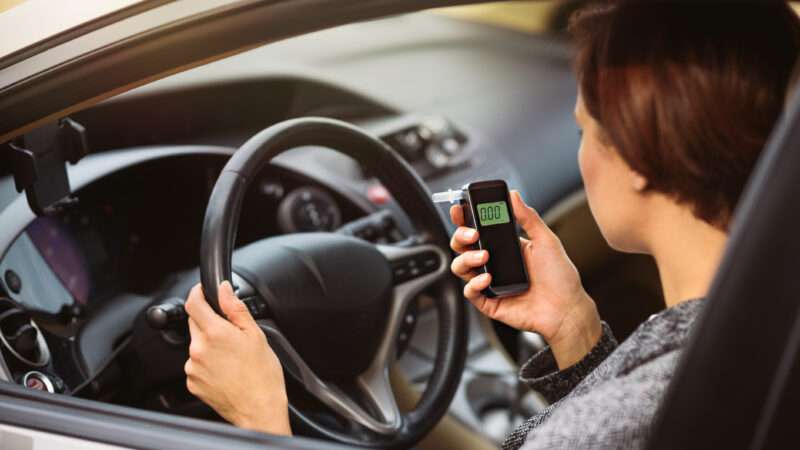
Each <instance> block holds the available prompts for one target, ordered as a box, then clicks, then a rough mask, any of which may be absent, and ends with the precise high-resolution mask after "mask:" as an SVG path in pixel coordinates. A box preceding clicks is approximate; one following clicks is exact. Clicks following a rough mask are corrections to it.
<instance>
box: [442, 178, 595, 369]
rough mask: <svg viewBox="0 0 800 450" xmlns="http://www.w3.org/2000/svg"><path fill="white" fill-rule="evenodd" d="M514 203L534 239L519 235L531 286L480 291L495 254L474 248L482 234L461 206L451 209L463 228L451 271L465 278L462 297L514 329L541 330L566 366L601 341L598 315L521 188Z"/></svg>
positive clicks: (455, 238) (457, 238) (456, 239)
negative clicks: (495, 293) (494, 293)
mask: <svg viewBox="0 0 800 450" xmlns="http://www.w3.org/2000/svg"><path fill="white" fill-rule="evenodd" d="M511 203H512V207H513V210H514V216H515V217H516V219H517V223H519V225H520V227H521V228H522V229H523V230H524V231H525V233H526V234H527V235H528V237H529V238H530V240H527V239H520V245H521V246H522V255H523V258H524V259H525V265H526V268H527V271H528V278H529V279H530V282H531V287H530V289H528V291H527V292H524V293H522V294H519V295H514V296H510V297H503V298H487V297H485V296H484V295H483V294H482V293H481V291H483V290H484V289H485V288H486V287H488V286H489V284H490V283H491V274H488V273H483V274H478V272H477V269H478V268H480V267H481V266H483V265H484V264H486V262H487V261H488V259H489V258H491V255H490V254H488V252H487V251H486V250H472V249H471V248H472V245H473V244H475V243H476V242H477V241H478V232H477V231H476V230H474V229H471V228H466V227H464V212H463V210H462V207H461V206H459V205H456V206H453V207H452V208H451V209H450V218H451V219H452V221H453V223H454V224H455V225H458V227H459V228H458V229H457V230H456V232H455V233H454V234H453V238H452V240H451V242H450V246H451V247H452V249H453V251H455V252H456V253H459V254H460V255H459V256H458V257H456V258H455V259H454V260H453V263H452V265H451V270H452V272H453V273H454V274H455V275H456V276H458V277H459V278H461V279H463V280H464V281H466V282H467V284H466V286H464V296H465V297H466V298H467V300H469V301H470V302H471V303H472V304H473V305H474V306H475V307H476V308H477V309H478V310H479V311H480V312H481V313H483V314H484V315H486V316H488V317H490V318H492V319H495V320H498V321H500V322H503V323H505V324H507V325H509V326H511V327H514V328H516V329H519V330H523V331H533V332H536V333H539V334H540V335H541V336H542V337H543V338H544V339H545V341H547V343H548V344H549V345H550V348H551V349H552V351H553V354H554V356H555V358H556V361H557V363H558V366H559V367H560V368H562V369H564V368H567V367H569V366H571V365H573V364H575V363H577V362H578V361H580V360H581V359H582V358H583V357H584V356H585V355H586V354H587V353H588V352H589V351H590V350H591V349H592V347H594V345H595V344H596V343H597V342H598V340H599V339H600V335H601V332H602V330H601V326H600V317H599V315H598V314H597V308H596V307H595V304H594V301H592V299H591V298H590V297H589V295H588V294H587V293H586V291H585V290H584V289H583V286H582V285H581V280H580V276H579V275H578V271H577V270H576V269H575V266H574V265H573V264H572V262H571V261H570V260H569V257H567V254H566V252H565V251H564V247H563V246H562V245H561V242H560V241H559V239H558V238H557V237H556V235H555V234H554V233H553V232H552V231H551V230H550V229H549V228H548V227H547V225H545V223H544V222H543V221H542V219H541V218H540V217H539V214H538V213H537V212H536V211H535V210H534V209H533V208H531V207H529V206H527V205H526V204H525V203H524V202H523V201H522V198H521V197H520V195H519V192H516V191H514V192H512V193H511Z"/></svg>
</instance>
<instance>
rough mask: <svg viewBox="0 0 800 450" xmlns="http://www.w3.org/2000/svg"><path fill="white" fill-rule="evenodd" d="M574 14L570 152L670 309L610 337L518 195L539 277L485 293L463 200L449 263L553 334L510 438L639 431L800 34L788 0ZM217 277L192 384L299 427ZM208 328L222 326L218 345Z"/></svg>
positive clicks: (506, 318) (271, 366) (688, 319)
mask: <svg viewBox="0 0 800 450" xmlns="http://www.w3.org/2000/svg"><path fill="white" fill-rule="evenodd" d="M571 28H572V32H573V35H574V36H575V41H576V46H577V57H576V61H575V68H576V73H577V75H578V80H579V94H578V100H577V104H576V107H575V119H576V121H577V123H578V126H579V128H580V129H581V130H582V139H581V146H580V150H579V157H578V160H579V165H580V169H581V175H582V177H583V181H584V184H585V188H586V193H587V197H588V201H589V205H590V207H591V210H592V214H593V215H594V217H595V219H596V221H597V223H598V224H599V226H600V229H601V231H602V233H603V236H604V237H605V239H606V240H607V241H608V243H609V244H610V245H611V246H612V247H614V248H615V249H617V250H620V251H624V252H631V253H646V254H650V255H652V256H653V258H654V259H655V261H656V263H657V265H658V269H659V274H660V277H661V282H662V285H663V290H664V298H665V300H666V309H665V310H664V311H662V312H661V313H659V314H657V315H655V316H653V317H651V318H650V319H649V320H648V321H647V322H645V323H643V324H642V325H641V326H640V327H639V328H638V329H637V330H636V331H635V332H634V333H633V334H632V335H631V336H630V337H629V338H628V339H627V340H626V341H625V342H623V343H622V344H620V345H618V344H617V342H616V341H615V340H614V337H613V335H612V333H611V330H610V329H609V327H608V326H607V325H606V324H605V323H604V322H602V321H601V320H600V317H599V316H598V313H597V309H596V308H595V304H594V302H593V301H592V299H591V297H590V296H589V295H588V294H587V293H586V291H585V290H584V289H583V286H582V285H581V281H580V277H579V275H578V273H577V271H576V269H575V267H574V266H573V264H572V263H571V262H570V260H569V259H568V257H567V255H566V253H565V252H564V249H563V247H562V246H561V244H560V243H559V241H558V239H557V238H556V236H555V235H554V234H553V233H552V232H551V231H550V230H549V229H548V228H547V226H546V225H545V224H544V223H543V222H542V221H541V219H540V218H539V216H538V214H537V213H536V211H534V210H533V209H531V208H529V207H528V206H526V205H525V204H524V203H523V201H522V199H521V197H520V196H519V194H518V193H515V194H514V195H512V197H513V198H512V202H513V208H514V213H515V215H516V217H517V220H518V222H519V224H520V225H521V227H522V228H523V229H524V231H525V232H526V234H527V236H528V239H529V240H525V239H523V240H522V248H523V253H524V256H525V259H526V263H527V268H528V271H529V276H530V279H531V280H532V283H531V288H530V290H529V291H528V292H526V293H524V294H522V295H519V296H516V297H511V298H503V299H500V300H494V299H487V298H485V297H483V296H482V295H481V294H480V292H481V290H483V289H484V288H485V287H486V286H488V285H489V283H490V282H491V277H490V276H489V275H488V274H481V275H477V276H476V272H475V269H476V268H478V267H480V266H481V265H483V264H484V263H485V262H486V261H487V260H488V258H491V255H489V254H487V253H486V252H485V251H474V250H469V249H470V245H471V244H473V243H474V242H476V240H477V239H478V235H477V232H476V231H475V230H471V229H468V228H465V227H463V214H462V211H461V209H460V207H454V208H453V209H452V210H451V211H450V215H451V218H452V220H453V222H454V223H455V224H457V225H459V228H458V229H457V231H456V232H455V234H454V235H453V239H452V247H453V250H454V251H455V252H457V253H459V256H458V257H457V258H455V259H454V260H453V263H452V271H453V273H455V274H456V275H457V276H459V277H461V278H462V279H464V280H465V281H466V286H465V288H464V296H465V297H466V298H467V299H468V300H469V301H470V302H471V303H472V304H473V305H475V307H476V308H477V309H478V310H480V311H481V312H482V313H483V314H485V315H487V316H489V317H491V318H493V319H496V320H499V321H502V322H504V323H506V324H508V325H510V326H512V327H515V328H517V329H520V330H526V331H534V332H537V333H539V334H540V335H542V336H543V337H544V339H545V340H546V341H547V343H548V347H547V348H546V349H545V350H544V351H542V352H540V353H539V354H537V355H535V356H534V357H533V358H532V359H531V360H530V361H528V362H527V363H526V364H525V365H524V366H523V367H522V371H521V377H522V378H523V379H524V380H525V381H527V382H528V383H529V384H530V385H531V387H532V388H533V389H535V390H537V391H539V392H541V393H542V394H543V395H545V396H546V397H547V398H548V399H549V400H550V401H551V402H552V405H551V406H550V407H549V408H547V409H546V410H545V411H544V412H542V413H540V414H537V415H536V416H534V417H532V418H531V419H529V420H528V421H527V422H525V424H523V426H521V427H520V428H519V429H518V430H516V431H515V432H514V433H512V434H511V436H509V438H508V439H507V440H506V442H505V443H504V444H503V448H504V449H516V448H519V447H520V446H523V448H524V449H528V450H531V449H540V448H541V449H544V448H638V447H642V446H643V445H644V443H645V441H646V437H647V432H648V430H649V428H650V425H651V424H652V422H653V419H654V417H655V414H656V413H657V410H658V407H659V405H660V402H661V399H662V397H663V393H664V391H665V389H666V386H667V384H668V381H669V379H670V376H671V374H672V372H673V370H674V367H675V364H676V362H677V359H678V357H679V356H680V352H681V350H682V348H683V346H684V343H685V342H686V338H687V334H688V333H689V331H690V330H691V326H692V323H693V320H694V319H695V317H696V316H697V314H698V312H699V311H700V310H701V309H702V305H703V301H702V298H703V297H704V296H705V295H706V293H707V291H708V288H709V285H710V283H711V280H712V278H713V276H714V273H715V271H716V269H717V266H718V265H719V261H720V259H721V257H722V253H723V250H724V247H725V244H726V240H727V232H728V229H729V228H730V225H731V218H732V216H733V210H734V207H735V205H736V202H737V200H738V198H739V196H740V194H741V192H742V190H743V188H744V186H745V183H746V180H747V178H748V176H749V173H750V171H751V169H752V167H753V165H754V163H755V161H756V159H757V158H758V156H759V153H760V152H761V149H762V148H763V147H764V144H765V142H766V140H767V137H768V135H769V133H770V130H771V128H772V125H773V124H774V122H775V121H776V119H777V117H778V115H779V113H780V111H781V108H782V102H783V98H784V94H785V91H786V87H787V83H788V79H789V76H790V72H791V69H792V66H793V64H794V61H795V59H796V57H797V54H798V49H799V48H800V23H799V22H798V19H797V17H796V16H795V15H794V13H793V12H792V11H791V9H790V8H789V7H788V6H787V5H786V4H785V3H782V2H753V3H741V2H740V3H724V2H720V3H716V4H715V3H713V2H682V3H676V2H663V3H662V2H634V1H623V2H618V3H610V4H607V5H606V6H601V7H595V8H592V9H587V10H585V11H583V12H582V13H580V14H578V15H577V16H576V17H575V18H574V20H573V23H572V26H571ZM221 292H222V295H221V305H222V307H223V309H224V310H225V311H226V313H227V314H228V317H229V318H230V320H231V323H230V324H229V323H227V322H224V321H223V320H222V319H220V318H219V317H213V316H214V315H213V312H211V310H210V308H208V305H207V304H206V303H205V302H204V301H203V298H202V294H201V292H200V290H199V289H195V290H194V291H193V293H192V294H191V295H190V298H189V300H188V302H187V304H186V309H187V311H188V313H189V315H190V317H191V319H190V326H191V332H192V348H191V349H190V353H191V358H190V360H189V361H188V362H187V365H186V373H187V384H188V387H189V390H190V391H192V392H193V393H194V394H196V395H197V396H198V397H200V398H201V399H203V400H205V401H206V402H207V403H209V404H210V405H211V406H213V407H214V408H215V409H216V410H217V411H218V412H219V413H220V414H221V415H222V416H223V417H225V418H227V419H229V420H230V421H231V422H233V423H234V424H237V425H240V426H244V427H249V428H254V429H260V430H263V431H269V432H273V433H275V432H277V433H289V432H290V430H289V424H288V415H287V412H286V394H285V390H284V387H283V379H282V375H281V371H280V365H279V363H278V362H277V359H276V358H275V356H274V354H273V353H272V352H271V350H270V349H269V348H268V347H267V346H265V345H264V338H263V336H262V335H261V334H260V332H259V331H258V328H257V327H255V326H254V324H253V322H252V318H251V317H250V316H249V314H248V313H247V309H246V308H244V307H243V305H242V304H241V303H240V302H237V301H236V299H235V297H234V296H233V293H232V291H231V290H230V287H229V286H228V285H227V284H225V285H223V287H222V288H221ZM215 321H218V322H224V324H223V325H224V326H223V325H221V324H219V323H217V322H215ZM212 322H213V324H214V326H213V327H212V326H211V325H209V324H212ZM209 330H214V332H215V333H218V334H219V335H220V336H221V337H222V338H220V337H217V339H216V340H215V341H213V345H212V341H210V340H208V339H207V337H206V336H207V334H208V333H209ZM245 365H247V367H245ZM236 367H242V370H232V368H234V369H235V368H236ZM243 373H245V374H246V375H245V376H246V378H247V380H250V379H252V380H253V381H252V382H248V381H247V380H242V376H243V375H242V374H243ZM264 379H267V380H270V381H271V382H270V383H266V384H265V383H263V380H264ZM256 380H258V381H256ZM254 386H264V389H263V390H261V391H258V392H253V387H254Z"/></svg>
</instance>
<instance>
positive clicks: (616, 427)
mask: <svg viewBox="0 0 800 450" xmlns="http://www.w3.org/2000/svg"><path fill="white" fill-rule="evenodd" d="M702 305H703V302H702V301H700V300H690V301H687V302H683V303H680V304H678V305H677V306H674V307H672V308H669V309H666V310H664V311H662V312H660V313H658V314H656V315H654V316H652V317H651V318H650V319H649V320H648V321H647V322H645V323H643V324H641V325H640V326H639V328H637V329H636V331H635V332H634V333H633V334H632V335H631V336H630V337H629V338H628V339H626V340H625V342H623V343H622V344H621V345H619V346H617V342H616V341H615V340H614V336H613V335H612V334H611V329H610V328H609V327H608V325H607V324H605V323H603V336H602V337H601V338H600V341H599V342H598V343H597V345H596V346H595V347H594V348H593V349H592V351H591V352H590V353H589V354H588V355H586V357H584V358H583V359H582V360H581V361H580V362H578V363H577V364H575V365H573V366H572V367H569V368H568V369H565V370H562V371H559V370H558V367H557V366H556V362H555V358H554V357H553V353H552V352H551V351H550V349H549V348H546V349H544V350H542V351H541V352H539V353H537V354H536V355H534V356H533V358H531V359H530V360H529V361H528V362H527V363H525V365H523V366H522V369H521V371H520V378H521V379H522V380H523V381H525V382H527V383H528V384H529V385H530V386H531V388H532V389H534V390H536V391H538V392H540V393H541V394H542V395H544V396H545V397H546V398H547V400H548V401H550V402H551V403H552V404H551V405H550V406H549V407H548V408H547V409H545V410H544V411H542V412H541V413H539V414H537V415H535V416H533V417H531V418H530V419H528V420H527V421H526V422H525V423H524V424H522V425H521V426H520V427H519V428H518V429H517V430H515V431H514V432H513V433H511V435H510V436H509V437H508V438H506V441H505V442H504V443H503V446H502V448H503V450H516V449H518V448H520V447H522V450H538V449H567V448H569V449H578V448H579V449H638V448H642V447H644V444H645V443H646V442H647V436H648V432H649V430H650V426H651V424H652V422H653V419H654V417H655V414H656V411H657V409H658V407H659V406H660V404H661V399H662V397H663V395H664V392H665V390H666V388H667V384H668V383H669V380H670V378H671V376H672V373H673V371H674V369H675V365H676V363H677V361H678V357H679V356H680V353H681V350H682V348H683V346H684V344H685V343H686V341H687V339H688V335H689V330H690V328H691V324H692V322H693V321H694V319H695V317H696V316H697V315H698V313H699V312H700V310H701V307H702Z"/></svg>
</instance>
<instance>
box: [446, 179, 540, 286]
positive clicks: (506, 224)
mask: <svg viewBox="0 0 800 450" xmlns="http://www.w3.org/2000/svg"><path fill="white" fill-rule="evenodd" d="M433 201H434V202H435V203H446V202H449V203H455V202H459V204H461V207H462V209H463V211H464V222H465V223H464V224H465V225H466V226H468V227H470V228H475V229H476V230H478V242H477V244H475V245H474V246H473V249H475V250H486V251H488V252H489V261H488V262H487V263H486V264H485V265H483V266H482V267H481V269H480V271H482V272H486V273H490V274H491V275H492V282H491V284H490V285H489V287H487V288H486V289H484V290H483V292H482V293H483V295H485V296H487V297H491V298H498V297H507V296H510V295H515V294H519V293H522V292H525V291H527V290H528V287H529V286H530V284H529V280H528V271H527V270H526V268H525V260H524V259H523V257H522V248H521V246H520V242H519V235H518V232H517V222H516V220H514V213H513V211H512V207H511V197H510V195H509V193H508V186H507V185H506V182H505V181H503V180H489V181H477V182H474V183H469V184H466V185H464V187H462V188H461V189H460V190H448V191H447V192H438V193H435V194H433Z"/></svg>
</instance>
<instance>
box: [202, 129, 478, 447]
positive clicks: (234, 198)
mask: <svg viewBox="0 0 800 450" xmlns="http://www.w3.org/2000/svg"><path fill="white" fill-rule="evenodd" d="M301 146H321V147H326V148H330V149H332V150H334V151H338V152H340V153H343V154H345V155H347V156H350V157H351V158H353V159H355V160H357V161H359V162H360V163H361V164H363V165H364V166H365V167H366V168H367V170H368V171H369V172H370V173H371V174H373V175H375V176H376V177H377V178H378V179H379V180H380V181H381V182H382V183H383V184H384V186H386V188H387V189H388V190H389V191H390V192H391V193H392V195H393V198H394V199H395V200H396V201H397V203H398V204H399V205H400V207H401V208H402V209H403V210H404V211H406V212H408V211H414V212H415V214H413V215H411V214H409V218H410V220H411V223H412V225H413V226H414V228H415V230H417V234H416V236H415V238H416V241H417V242H422V243H423V244H422V245H421V246H420V248H422V249H423V250H424V251H427V252H429V253H430V251H431V250H432V249H431V248H429V247H433V250H437V249H438V250H437V251H436V253H438V254H440V255H447V254H449V237H448V235H447V231H446V229H445V227H444V224H443V222H442V219H441V216H440V215H439V213H438V211H437V210H436V207H435V206H434V204H433V203H432V202H431V201H430V194H429V191H428V190H427V188H426V187H425V185H424V184H423V183H422V181H421V180H420V178H419V177H418V176H417V175H416V174H415V173H414V171H413V169H412V168H411V167H410V166H409V165H408V163H406V162H405V161H404V160H403V159H402V158H400V157H399V156H398V155H397V154H396V153H395V152H394V150H392V149H391V148H390V147H389V146H387V145H386V144H385V143H383V142H382V141H380V140H379V139H377V138H375V137H373V136H371V135H369V134H367V133H366V132H364V131H362V130H361V129H359V128H357V127H355V126H353V125H351V124H348V123H346V122H342V121H338V120H334V119H327V118H299V119H291V120H287V121H284V122H281V123H278V124H276V125H273V126H271V127H269V128H267V129H265V130H263V131H261V132H259V133H258V134H256V135H255V136H253V137H252V138H251V139H249V140H248V141H247V142H246V143H245V144H244V145H242V147H241V148H240V149H239V150H238V151H237V152H236V153H235V154H234V155H233V156H232V157H231V159H230V160H229V161H228V163H227V164H226V165H225V167H224V168H223V169H222V172H221V173H220V175H219V177H218V179H217V182H216V184H215V186H214V189H213V191H212V193H211V197H210V199H209V202H208V207H207V210H206V215H205V220H204V223H203V231H202V240H201V255H200V260H201V263H200V277H201V283H202V287H203V291H204V293H205V296H206V299H207V300H208V302H209V304H210V305H211V306H212V308H214V310H215V311H217V312H218V313H220V309H219V302H218V297H217V286H219V284H220V283H221V282H222V281H224V280H232V278H233V276H234V274H233V271H232V254H233V250H234V242H235V237H236V229H237V225H238V222H239V216H240V212H241V205H242V200H243V198H244V195H245V192H246V191H247V188H248V186H249V184H250V182H251V180H253V179H254V178H255V177H256V175H257V174H258V173H259V172H260V171H261V169H262V168H263V167H264V166H265V165H266V164H268V163H269V162H270V161H271V160H272V159H273V158H274V157H275V156H277V155H279V154H281V153H283V152H285V151H288V150H291V149H293V148H297V147H301ZM381 250H382V251H383V252H384V255H387V260H391V259H392V258H393V257H394V255H403V254H405V253H408V252H413V251H414V249H413V247H409V249H408V250H406V249H403V248H402V247H397V246H390V247H389V248H382V249H381ZM444 266H446V264H444ZM444 272H446V270H444V271H441V270H440V271H437V273H436V274H432V275H429V276H428V277H427V279H430V280H435V283H436V286H437V287H438V288H439V293H440V294H441V295H437V299H435V300H436V301H435V306H436V308H437V310H438V311H437V312H438V319H439V333H438V337H437V339H438V342H437V354H436V357H435V360H434V368H433V372H432V374H431V376H430V379H429V381H428V384H427V387H426V389H425V391H424V392H423V393H422V396H421V397H420V400H419V401H418V403H417V405H416V407H415V408H414V409H413V410H411V411H409V412H407V413H399V411H397V413H398V414H399V415H400V416H399V419H400V422H399V423H398V424H397V427H396V428H393V429H392V432H386V433H383V434H378V433H370V432H367V433H365V434H362V435H359V436H358V437H357V438H356V437H354V436H351V435H349V434H344V433H342V432H339V431H337V430H334V429H331V428H330V427H327V426H325V425H322V424H319V423H317V422H316V421H314V420H313V419H312V418H311V417H309V416H307V415H305V414H303V413H302V411H300V410H298V409H297V408H295V407H293V406H292V405H291V404H290V412H291V414H292V416H293V417H294V419H295V420H296V421H298V422H299V423H300V424H301V425H303V426H305V427H307V428H308V429H310V430H312V431H314V432H316V433H318V434H320V435H322V436H325V437H327V438H330V439H332V440H335V441H339V442H342V443H346V444H348V445H353V446H359V447H368V448H401V447H409V446H412V445H414V444H416V442H418V441H419V440H420V439H421V438H422V437H424V436H425V434H427V432H428V431H430V429H431V428H432V427H433V426H434V425H435V424H436V423H437V422H438V421H439V419H440V418H441V417H442V416H443V415H444V414H445V413H446V412H447V409H448V407H449V405H450V402H451V401H452V398H453V396H454V395H455V392H456V390H457V388H458V384H459V382H460V378H461V372H462V371H463V368H464V363H465V359H466V349H467V337H466V329H467V326H466V312H465V307H464V302H463V300H462V299H461V298H460V284H459V283H458V281H457V280H456V279H455V278H454V277H452V276H447V275H445V274H444ZM433 275H437V277H436V278H434V277H433ZM417 284H420V283H417ZM430 284H432V283H427V284H426V285H424V286H423V285H422V284H420V286H419V288H418V289H417V287H416V286H415V287H414V289H416V291H415V292H413V290H409V289H408V285H405V286H404V289H405V290H404V294H403V295H404V297H403V299H402V301H405V302H407V301H408V298H409V297H410V296H412V295H414V294H415V293H416V292H418V291H419V290H421V289H422V288H424V287H427V286H428V285H430ZM395 290H396V291H397V290H398V289H395ZM398 301H400V300H396V298H395V297H393V302H394V303H395V304H396V303H397V302H398ZM395 309H396V308H395ZM220 314H221V313H220ZM390 324H391V322H390ZM387 328H388V329H387V337H386V339H395V340H396V336H392V327H391V326H388V327H387ZM262 329H263V330H264V331H265V333H267V336H268V337H269V340H270V344H271V345H273V347H275V346H276V344H277V345H279V346H280V347H281V348H282V350H283V356H284V357H285V355H286V354H287V352H288V353H289V354H291V353H292V351H293V350H292V349H291V344H289V343H288V340H286V339H285V338H283V336H282V335H281V334H280V332H279V331H278V330H277V329H275V328H274V327H273V326H272V324H267V325H264V324H262ZM286 347H288V348H286ZM390 348H393V347H390ZM278 353H279V356H282V355H281V353H280V352H278ZM293 356H294V357H295V360H294V363H295V364H293V366H297V365H298V364H297V363H299V365H302V361H298V360H297V359H296V358H297V356H298V355H297V354H296V352H295V354H294V355H293ZM384 356H385V357H387V358H391V357H392V356H387V355H384ZM377 357H378V356H376V358H377ZM282 360H283V358H282ZM388 361H389V360H388V359H387V360H385V361H383V363H385V364H390V362H388ZM283 362H284V367H286V361H283ZM371 367H372V366H371ZM383 369H384V371H385V372H386V370H387V369H386V367H384V368H383ZM385 378H386V380H385V381H386V383H388V375H387V376H386V377H385ZM302 381H303V380H301V382H302ZM306 381H307V380H306ZM304 384H305V383H304ZM322 384H323V385H324V383H322ZM306 387H307V389H309V386H308V385H307V384H306ZM309 391H311V389H309ZM389 393H390V394H391V388H389ZM392 395H393V394H392ZM334 397H335V396H334ZM336 400H339V399H336ZM392 400H393V401H395V405H396V400H395V399H394V397H393V398H392ZM334 403H336V402H334ZM329 406H331V404H330V403H329ZM395 407H396V406H395ZM338 412H340V413H341V412H342V411H338ZM350 418H352V417H350ZM362 424H363V423H362Z"/></svg>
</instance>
